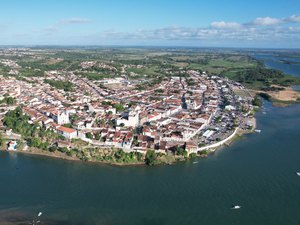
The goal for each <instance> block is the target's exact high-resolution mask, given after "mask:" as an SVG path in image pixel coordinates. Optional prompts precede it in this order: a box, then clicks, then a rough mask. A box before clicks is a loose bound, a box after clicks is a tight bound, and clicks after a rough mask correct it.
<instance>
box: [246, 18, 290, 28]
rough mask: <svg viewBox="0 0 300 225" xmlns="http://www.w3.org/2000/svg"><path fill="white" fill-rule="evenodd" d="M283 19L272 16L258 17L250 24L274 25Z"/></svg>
mask: <svg viewBox="0 0 300 225" xmlns="http://www.w3.org/2000/svg"><path fill="white" fill-rule="evenodd" d="M283 22H284V20H283V19H278V18H272V17H258V18H256V19H255V20H254V21H253V22H251V23H250V24H253V25H258V26H272V25H278V24H281V23H283Z"/></svg>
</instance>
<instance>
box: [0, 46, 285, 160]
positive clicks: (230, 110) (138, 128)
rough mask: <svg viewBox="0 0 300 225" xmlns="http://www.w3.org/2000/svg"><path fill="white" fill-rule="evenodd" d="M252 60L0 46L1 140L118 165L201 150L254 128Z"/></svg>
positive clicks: (195, 52) (10, 146) (256, 102)
mask: <svg viewBox="0 0 300 225" xmlns="http://www.w3.org/2000/svg"><path fill="white" fill-rule="evenodd" d="M257 64H258V62H257V61H256V60H254V59H252V58H251V57H248V56H247V55H245V54H237V53H236V52H226V53H222V54H218V53H215V52H213V51H212V52H210V51H208V52H207V51H205V52H203V51H200V50H199V49H192V50H189V49H138V48H136V49H104V48H103V49H102V48H96V49H68V48H66V49H44V48H41V49H37V48H17V49H12V48H5V49H2V50H0V65H1V66H0V75H1V76H0V110H1V113H0V119H1V122H0V130H1V133H0V134H1V137H0V140H1V143H0V144H1V145H2V147H1V148H2V149H6V150H9V151H21V152H27V153H31V154H42V155H47V156H54V157H60V158H66V159H72V160H84V161H95V162H96V161H97V162H106V163H111V164H119V165H127V164H144V163H146V164H148V165H154V164H159V163H167V164H170V163H173V162H175V161H178V160H185V159H188V158H193V157H196V156H205V155H207V154H208V153H209V151H212V150H215V149H216V148H218V147H219V146H221V145H223V144H225V143H228V142H229V141H230V140H231V139H232V138H233V137H234V136H235V135H237V134H242V133H246V132H250V131H253V130H254V128H255V125H256V124H255V118H254V117H253V115H254V112H255V110H256V108H257V107H258V106H260V105H261V100H260V98H259V97H258V96H256V95H255V94H256V93H254V94H253V92H252V94H251V92H250V91H249V90H248V89H247V88H245V86H244V85H243V83H244V82H243V79H244V80H247V79H248V80H247V82H248V84H249V79H250V78H249V74H251V71H253V70H255V69H256V68H257ZM241 67H242V68H244V69H246V70H243V72H238V73H236V74H234V73H233V71H234V72H236V70H238V69H239V68H241ZM265 70H266V71H265ZM266 72H268V73H269V72H270V71H269V70H267V69H261V71H259V73H266ZM233 74H234V75H233ZM271 74H274V71H271ZM276 75H277V72H276ZM230 76H231V78H236V77H237V78H238V79H239V80H238V81H239V82H237V79H230ZM234 76H236V77H234ZM252 77H253V76H252ZM264 77H268V76H264ZM284 79H285V77H283V78H282V80H284ZM272 91H274V90H272Z"/></svg>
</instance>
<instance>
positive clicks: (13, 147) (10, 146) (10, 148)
mask: <svg viewBox="0 0 300 225" xmlns="http://www.w3.org/2000/svg"><path fill="white" fill-rule="evenodd" d="M7 150H8V151H16V150H17V141H10V142H8V144H7Z"/></svg>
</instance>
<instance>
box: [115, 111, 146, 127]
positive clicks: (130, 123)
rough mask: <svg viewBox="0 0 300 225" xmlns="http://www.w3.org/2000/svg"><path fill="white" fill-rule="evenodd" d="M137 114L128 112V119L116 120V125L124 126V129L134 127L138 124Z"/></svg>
mask: <svg viewBox="0 0 300 225" xmlns="http://www.w3.org/2000/svg"><path fill="white" fill-rule="evenodd" d="M139 115H140V113H139V112H133V111H131V112H129V115H128V119H125V118H119V119H117V125H118V126H120V125H121V124H124V126H125V127H136V126H137V125H138V124H139Z"/></svg>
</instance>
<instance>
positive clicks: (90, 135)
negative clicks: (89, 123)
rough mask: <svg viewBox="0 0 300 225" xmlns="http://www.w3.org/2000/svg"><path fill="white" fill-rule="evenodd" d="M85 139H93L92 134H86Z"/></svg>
mask: <svg viewBox="0 0 300 225" xmlns="http://www.w3.org/2000/svg"><path fill="white" fill-rule="evenodd" d="M85 135H86V138H89V139H93V134H92V133H90V132H89V133H86V134H85Z"/></svg>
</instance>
